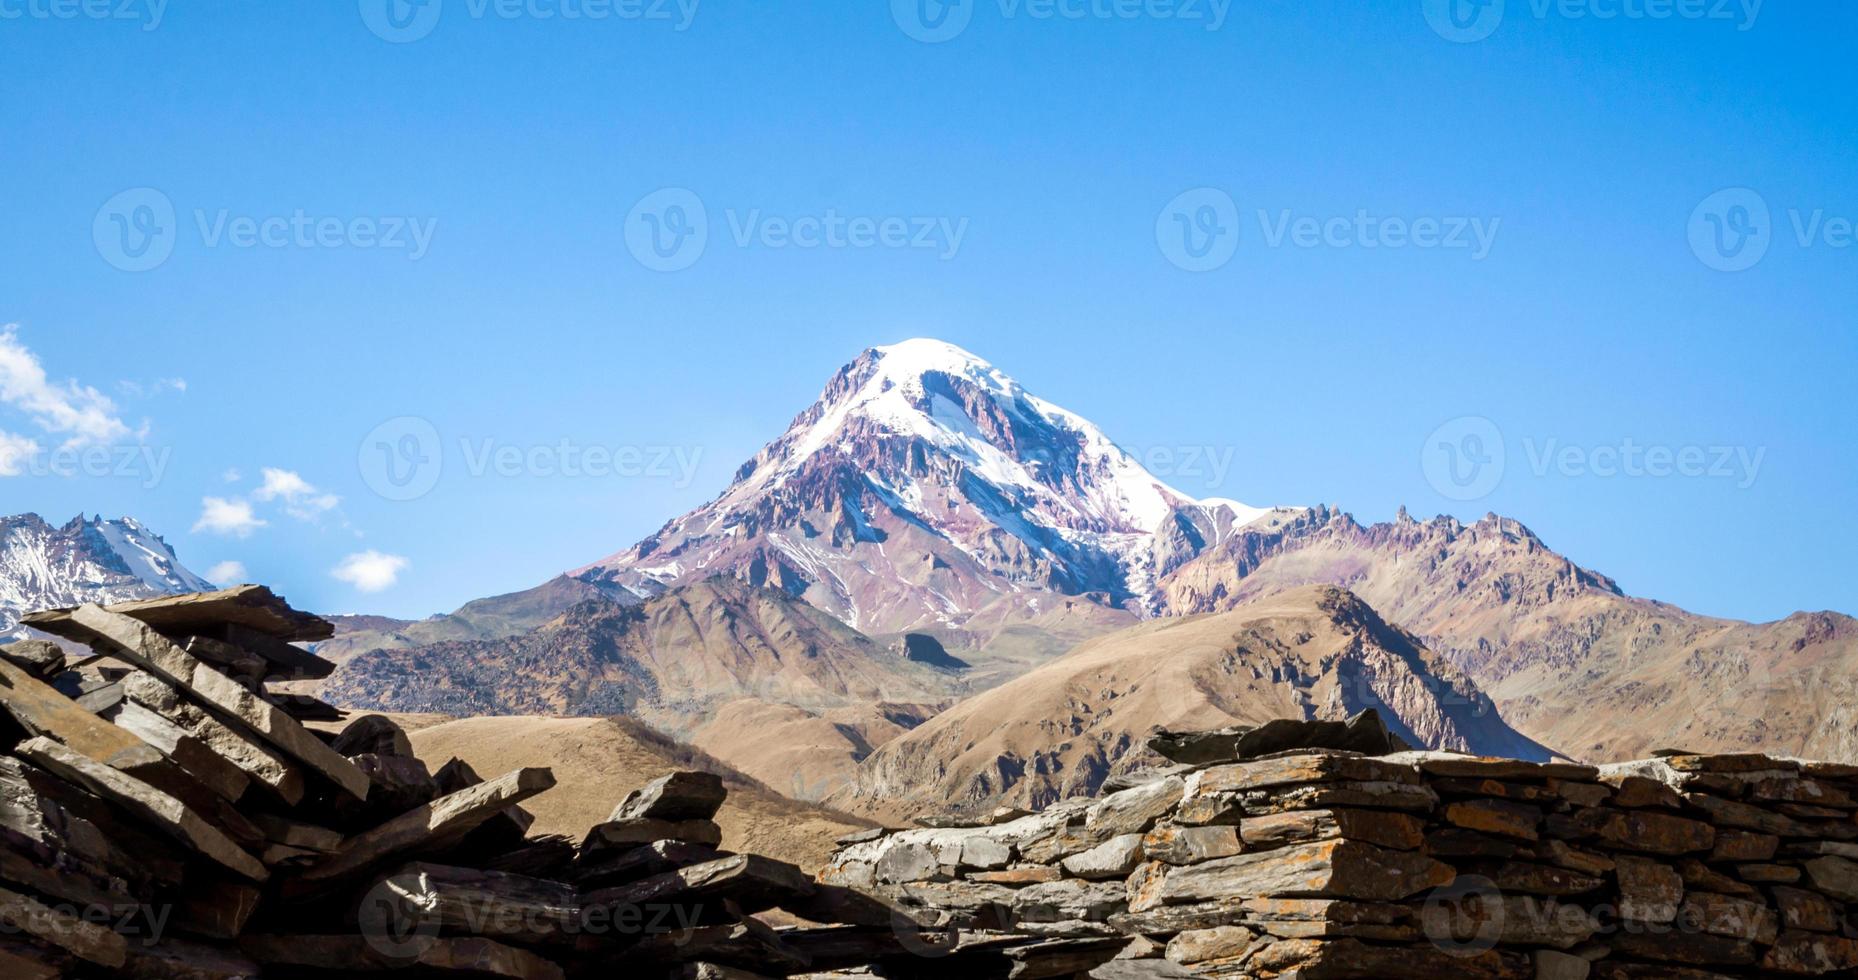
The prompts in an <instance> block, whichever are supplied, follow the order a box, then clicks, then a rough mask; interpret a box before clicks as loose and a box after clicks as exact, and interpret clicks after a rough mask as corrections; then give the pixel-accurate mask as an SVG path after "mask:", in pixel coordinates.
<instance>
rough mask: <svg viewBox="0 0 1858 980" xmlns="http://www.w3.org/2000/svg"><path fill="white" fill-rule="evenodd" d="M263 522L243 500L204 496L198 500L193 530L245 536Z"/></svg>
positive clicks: (249, 534)
mask: <svg viewBox="0 0 1858 980" xmlns="http://www.w3.org/2000/svg"><path fill="white" fill-rule="evenodd" d="M265 524H266V521H264V520H263V519H262V518H260V517H259V516H258V515H256V514H254V513H252V505H251V504H249V503H246V502H245V501H243V500H227V499H226V498H224V497H206V498H204V499H202V500H201V501H200V519H199V520H198V521H195V522H194V530H195V531H208V532H211V533H213V534H229V535H232V536H234V537H239V538H245V537H250V536H251V533H252V532H253V531H256V530H258V529H259V528H261V527H264V526H265Z"/></svg>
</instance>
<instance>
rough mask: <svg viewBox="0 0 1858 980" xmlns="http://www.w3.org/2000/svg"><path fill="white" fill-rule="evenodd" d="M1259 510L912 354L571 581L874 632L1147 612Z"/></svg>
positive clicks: (985, 373)
mask: <svg viewBox="0 0 1858 980" xmlns="http://www.w3.org/2000/svg"><path fill="white" fill-rule="evenodd" d="M1266 513H1268V511H1266V510H1263V509H1259V508H1253V507H1248V506H1246V505H1244V504H1239V503H1237V502H1234V501H1226V500H1211V501H1200V500H1195V499H1194V498H1192V497H1190V496H1188V495H1186V494H1184V493H1181V492H1180V491H1178V490H1176V489H1174V488H1173V487H1170V486H1168V485H1167V483H1166V482H1164V481H1163V480H1161V479H1159V478H1158V477H1156V476H1155V475H1154V474H1152V473H1150V472H1149V471H1148V470H1146V469H1145V468H1143V466H1142V465H1141V464H1140V463H1139V462H1138V461H1137V460H1136V459H1135V458H1134V457H1132V456H1131V455H1130V454H1129V453H1127V452H1125V451H1124V450H1123V449H1122V448H1120V447H1119V446H1117V445H1116V443H1115V442H1114V441H1112V440H1111V439H1110V438H1109V436H1107V435H1106V434H1105V433H1104V432H1103V431H1102V430H1101V429H1099V428H1098V427H1097V426H1096V425H1094V424H1092V423H1091V422H1090V421H1089V420H1087V419H1085V418H1083V417H1082V416H1080V415H1078V414H1076V413H1074V412H1071V411H1068V410H1066V409H1064V408H1061V407H1059V406H1057V405H1055V404H1053V403H1051V402H1048V401H1045V400H1044V399H1041V398H1039V397H1037V396H1035V395H1033V394H1031V393H1030V392H1028V391H1027V390H1026V389H1025V388H1024V387H1023V386H1021V385H1020V384H1019V382H1017V381H1015V380H1013V378H1011V377H1010V376H1008V375H1007V374H1005V373H1004V372H1002V371H1001V370H999V369H998V368H996V367H994V366H993V365H992V364H990V363H988V362H987V361H986V360H984V359H982V358H980V357H978V356H976V355H974V354H972V353H970V352H968V351H965V350H963V349H961V348H960V347H957V346H955V345H953V344H949V343H946V342H943V341H939V340H929V339H916V340H908V341H904V342H902V343H899V344H894V345H890V346H885V347H875V348H872V349H870V350H867V351H865V352H864V353H863V354H861V355H859V357H858V358H857V359H855V360H853V361H852V362H851V363H850V364H847V365H845V366H844V367H843V368H841V369H840V370H839V371H838V372H837V373H836V374H835V375H834V376H833V377H832V379H831V380H830V381H829V382H828V383H827V385H826V388H825V390H824V392H823V393H822V394H821V395H820V397H819V399H818V400H817V401H815V402H814V403H813V404H812V405H811V406H809V407H808V408H807V409H806V410H805V411H803V412H801V413H800V414H799V415H798V416H797V417H795V419H794V420H793V422H792V423H791V424H790V425H789V426H788V427H787V429H786V431H785V432H783V433H782V434H781V435H780V437H778V438H777V439H775V440H774V441H773V442H771V443H769V444H768V445H767V446H766V447H764V448H763V449H762V450H761V452H759V453H757V454H756V456H755V458H754V459H752V460H750V461H749V462H748V463H746V464H744V465H743V466H742V468H741V469H740V470H739V471H737V474H736V479H735V482H734V483H733V484H731V485H730V487H729V488H728V489H726V490H725V491H724V492H723V494H722V496H721V497H719V498H718V499H716V500H715V501H713V502H711V503H710V504H708V505H706V506H704V507H702V508H699V509H698V510H696V511H693V512H692V513H690V514H688V515H686V516H684V517H682V518H679V519H677V520H675V521H672V522H671V523H670V524H668V525H666V527H665V528H664V529H662V530H661V531H660V532H659V533H658V534H657V535H654V536H653V537H652V538H650V539H648V540H646V541H644V542H641V543H640V544H639V545H638V546H636V547H634V548H632V549H630V550H628V551H626V552H622V553H620V554H618V555H615V556H613V557H612V558H609V559H607V560H606V561H603V562H599V563H597V564H595V565H592V566H588V567H587V568H584V569H581V570H579V571H578V572H576V573H575V574H577V575H581V576H583V577H587V578H589V579H598V580H603V581H616V582H620V583H622V584H625V585H628V586H629V587H632V588H634V589H638V590H641V591H652V590H655V589H657V588H660V587H663V586H667V585H672V584H678V583H680V582H683V581H686V580H689V579H691V578H693V577H696V576H707V575H712V574H718V573H721V574H730V575H737V576H740V577H744V578H748V579H750V580H752V581H757V582H762V581H772V582H776V583H778V584H781V585H783V586H785V587H786V588H788V589H789V590H790V591H793V592H794V593H795V594H797V595H803V596H805V597H806V598H807V599H808V600H809V601H811V602H813V603H814V604H815V605H820V606H822V607H824V608H827V609H829V610H831V611H834V612H835V613H838V614H840V615H841V617H842V618H845V619H846V620H847V621H848V622H850V623H852V625H854V626H857V627H859V628H861V629H872V630H879V631H883V630H886V629H890V628H893V627H898V626H912V625H915V626H926V625H932V624H943V625H948V624H952V623H954V622H956V621H959V620H963V619H966V618H970V617H972V616H973V615H974V611H975V610H976V609H979V608H981V607H984V606H986V605H987V604H988V601H987V596H983V595H975V594H973V593H976V592H977V591H979V592H983V593H988V594H990V595H992V596H995V597H1001V598H1004V597H1012V598H1013V601H1016V602H1022V603H1027V604H1030V605H1032V606H1034V607H1036V606H1037V604H1038V602H1039V601H1040V600H1039V598H1038V596H1039V595H1040V594H1042V593H1052V592H1056V593H1059V594H1069V595H1081V594H1093V595H1096V596H1098V597H1099V599H1100V600H1101V601H1103V602H1104V603H1105V604H1108V605H1112V606H1123V605H1129V606H1132V607H1143V608H1146V607H1148V606H1150V605H1151V603H1152V600H1153V598H1154V596H1153V582H1154V579H1155V578H1156V576H1157V575H1158V574H1159V573H1161V572H1164V571H1165V570H1167V569H1168V568H1172V567H1174V566H1175V565H1178V564H1179V563H1180V562H1182V561H1185V560H1186V559H1187V558H1190V557H1192V555H1194V554H1197V553H1199V551H1200V550H1202V549H1203V548H1204V547H1205V546H1206V545H1207V544H1208V543H1209V542H1212V541H1217V540H1219V539H1221V538H1223V537H1224V536H1225V535H1226V534H1228V533H1229V532H1230V531H1231V530H1233V529H1234V528H1236V527H1239V526H1242V525H1244V524H1246V523H1249V522H1251V521H1253V520H1256V519H1257V518H1259V517H1262V516H1263V515H1265V514H1266Z"/></svg>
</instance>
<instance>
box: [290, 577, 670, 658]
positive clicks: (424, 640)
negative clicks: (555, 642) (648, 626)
mask: <svg viewBox="0 0 1858 980" xmlns="http://www.w3.org/2000/svg"><path fill="white" fill-rule="evenodd" d="M588 601H604V602H608V603H612V604H617V605H636V604H638V602H639V597H638V596H637V595H635V594H633V593H632V592H630V591H628V590H626V589H623V588H619V587H616V586H609V585H601V584H598V583H594V582H583V581H581V580H579V579H574V578H569V577H568V576H566V575H558V576H556V577H555V578H553V579H550V580H549V581H547V582H544V583H542V584H541V585H538V586H536V587H535V588H533V589H525V590H523V591H521V592H511V593H509V594H507V595H498V596H490V597H488V598H484V599H473V600H472V601H470V602H467V603H465V604H464V605H462V606H460V607H458V609H457V610H456V611H454V612H450V613H445V614H442V615H438V616H430V617H428V618H426V619H419V620H405V619H391V618H388V617H386V616H330V617H328V619H329V620H330V622H332V623H334V624H335V628H336V634H335V636H333V637H331V638H329V639H327V640H324V641H323V642H321V643H318V644H316V647H315V652H316V654H317V655H318V656H320V657H324V658H326V659H329V660H333V661H335V662H337V663H341V662H342V661H344V660H347V659H348V658H350V657H352V656H354V655H355V654H358V653H366V652H368V651H369V650H380V649H389V650H400V649H406V648H409V647H417V646H424V645H427V644H432V643H448V642H460V641H468V640H497V639H502V638H504V637H511V636H519V635H521V634H523V633H527V632H529V631H530V630H533V629H535V628H536V627H539V626H541V625H543V624H545V623H547V622H549V621H550V620H552V619H555V618H556V617H558V616H560V615H562V614H563V613H565V612H567V611H568V610H569V609H572V608H574V607H575V606H576V605H579V604H580V603H583V602H588Z"/></svg>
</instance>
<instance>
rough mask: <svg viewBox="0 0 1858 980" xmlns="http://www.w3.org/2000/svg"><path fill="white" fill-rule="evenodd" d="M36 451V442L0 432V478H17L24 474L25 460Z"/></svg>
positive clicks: (37, 448) (37, 446)
mask: <svg viewBox="0 0 1858 980" xmlns="http://www.w3.org/2000/svg"><path fill="white" fill-rule="evenodd" d="M38 451H39V444H38V443H37V442H34V441H33V440H31V439H28V438H26V437H25V436H16V435H14V434H13V433H11V432H6V431H3V430H0V476H18V475H20V474H21V473H24V472H26V460H27V459H28V458H30V457H31V456H33V455H35V454H37V453H38Z"/></svg>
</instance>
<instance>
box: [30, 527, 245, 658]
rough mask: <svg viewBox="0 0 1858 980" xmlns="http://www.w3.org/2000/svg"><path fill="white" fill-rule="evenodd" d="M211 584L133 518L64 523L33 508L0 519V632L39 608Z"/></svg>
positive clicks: (190, 589) (145, 595) (199, 588)
mask: <svg viewBox="0 0 1858 980" xmlns="http://www.w3.org/2000/svg"><path fill="white" fill-rule="evenodd" d="M212 588H213V586H212V585H211V584H210V583H208V582H207V581H206V580H205V579H203V578H201V577H200V576H198V575H196V574H194V573H193V572H191V571H189V570H188V569H187V568H186V567H185V566H183V565H182V564H181V563H180V559H179V558H178V557H176V555H175V553H174V549H173V548H172V547H170V546H169V545H168V543H167V541H165V540H164V539H163V538H162V537H161V536H160V535H158V534H156V533H154V532H153V531H151V530H150V529H149V528H148V527H147V526H145V525H143V524H142V523H141V522H140V521H137V520H136V519H135V518H133V517H121V518H116V519H114V520H104V519H103V518H102V517H100V516H99V517H97V518H87V517H85V516H84V515H83V514H79V515H78V516H76V517H74V518H72V519H71V520H70V521H68V522H66V523H65V524H64V525H62V526H54V525H52V524H50V523H48V522H47V521H46V520H45V519H44V518H42V517H40V516H39V515H38V514H35V513H24V514H16V515H13V516H11V517H0V635H5V636H15V637H20V636H25V635H26V633H27V631H25V630H23V629H22V628H21V627H20V626H19V617H20V616H22V615H24V614H26V613H28V612H34V611H37V610H40V609H53V608H58V607H62V606H73V605H78V604H80V603H85V602H103V603H109V602H125V601H128V600H131V599H147V598H151V597H153V596H157V595H166V594H172V593H177V592H204V591H209V590H211V589H212Z"/></svg>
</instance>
